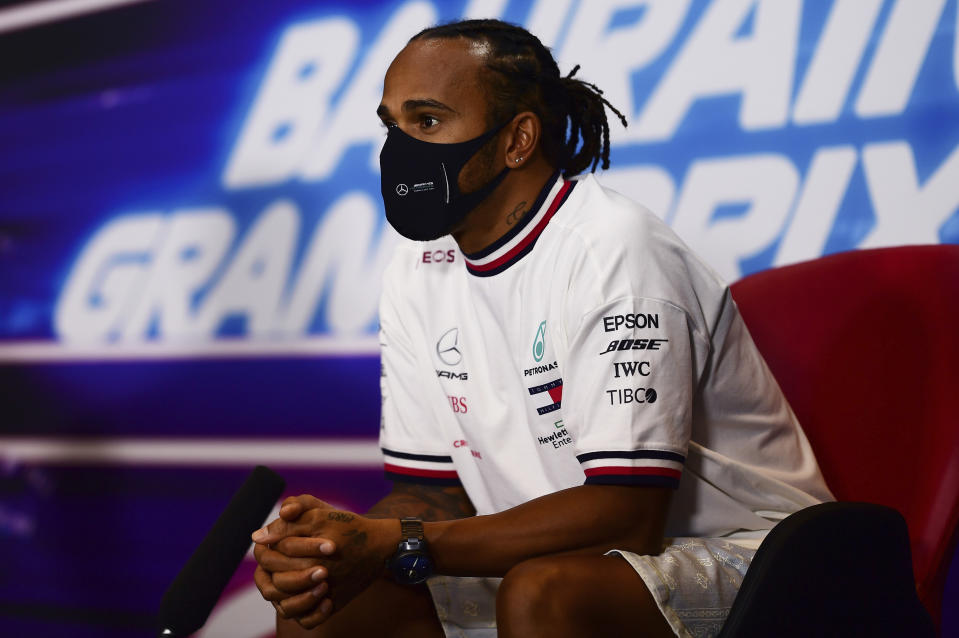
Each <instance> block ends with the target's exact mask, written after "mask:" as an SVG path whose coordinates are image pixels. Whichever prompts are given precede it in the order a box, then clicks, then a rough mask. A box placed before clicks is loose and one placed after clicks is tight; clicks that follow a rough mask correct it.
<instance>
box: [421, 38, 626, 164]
mask: <svg viewBox="0 0 959 638" xmlns="http://www.w3.org/2000/svg"><path fill="white" fill-rule="evenodd" d="M453 38H466V39H467V40H470V41H473V42H482V43H485V44H486V45H487V46H488V47H489V53H488V56H487V60H486V70H487V80H488V82H487V83H488V85H489V89H490V92H491V94H492V98H493V99H492V104H491V112H490V114H489V120H490V122H489V124H490V126H494V125H495V124H497V123H502V122H503V121H505V120H506V119H507V118H509V117H511V116H512V115H514V114H516V113H518V112H522V111H531V112H533V113H535V114H536V115H537V116H539V118H540V121H541V122H542V125H543V137H542V142H541V144H542V149H543V154H544V155H545V156H546V159H547V161H549V162H550V163H551V164H552V165H553V166H555V167H556V168H558V169H560V170H561V171H562V172H563V175H564V176H566V177H571V176H573V175H578V174H580V173H582V172H583V171H585V170H586V169H587V168H589V169H590V171H591V172H595V171H596V166H597V165H599V164H601V165H602V168H603V169H607V168H609V122H608V121H607V119H606V109H607V108H608V109H609V110H610V111H612V112H613V113H615V114H616V116H617V117H618V118H619V120H620V122H622V123H623V126H626V118H625V117H623V114H622V113H620V112H619V111H618V110H616V108H615V107H614V106H613V105H612V104H610V103H609V102H608V101H607V100H606V98H605V97H603V92H602V90H600V89H599V87H597V86H596V85H595V84H590V83H589V82H585V81H583V80H580V79H578V78H574V77H573V76H574V75H575V74H576V71H577V70H579V65H576V66H575V67H574V68H573V70H572V71H570V73H569V74H568V75H566V76H565V77H563V76H561V75H560V73H559V67H558V66H557V65H556V61H555V60H554V59H553V55H552V53H550V51H549V49H548V48H546V47H545V46H543V43H542V42H540V40H539V38H537V37H536V36H535V35H533V34H531V33H530V32H529V31H527V30H526V29H524V28H522V27H519V26H516V25H513V24H509V23H507V22H502V21H500V20H463V21H460V22H452V23H449V24H443V25H440V26H436V27H430V28H428V29H424V30H422V31H420V32H419V33H417V34H416V35H415V36H413V37H412V38H410V42H414V41H416V40H432V39H453Z"/></svg>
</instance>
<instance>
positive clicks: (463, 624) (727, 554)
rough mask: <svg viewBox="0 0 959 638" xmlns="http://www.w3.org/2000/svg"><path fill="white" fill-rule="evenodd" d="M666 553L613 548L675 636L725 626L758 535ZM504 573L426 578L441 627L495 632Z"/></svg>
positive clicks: (451, 631)
mask: <svg viewBox="0 0 959 638" xmlns="http://www.w3.org/2000/svg"><path fill="white" fill-rule="evenodd" d="M667 543H668V544H667V545H666V546H665V548H664V549H663V553H661V554H659V555H658V556H643V555H640V554H634V553H632V552H627V551H620V550H613V551H611V552H609V553H610V554H618V555H620V556H622V557H623V558H624V559H626V561H628V562H629V564H630V565H632V566H633V569H635V570H636V573H638V574H639V576H640V577H641V578H642V579H643V582H644V583H646V587H647V588H648V589H649V591H650V592H651V593H652V595H653V598H654V599H655V600H656V604H657V605H658V606H659V610H660V611H661V612H662V613H663V616H665V617H666V621H667V622H668V623H669V626H670V627H672V629H673V631H674V632H675V633H676V635H677V636H681V637H683V638H690V637H692V638H705V637H707V636H715V635H717V634H718V633H719V631H720V630H721V629H722V628H723V623H724V622H725V621H726V616H728V615H729V609H730V607H732V605H733V600H735V598H736V593H737V592H738V591H739V585H740V584H741V583H742V581H743V576H745V575H746V570H747V569H748V568H749V564H750V563H751V562H752V559H753V556H754V555H755V553H756V550H755V549H750V548H749V547H758V544H759V540H758V539H757V540H756V541H754V542H750V541H740V540H738V539H737V540H736V541H735V542H732V541H730V540H729V539H725V538H672V539H667ZM501 580H502V579H500V578H463V577H453V576H434V577H433V578H430V579H429V581H427V584H428V585H429V588H430V594H431V595H432V597H433V604H434V605H435V606H436V612H437V615H438V616H439V619H440V622H441V623H442V624H443V630H444V631H445V632H446V635H447V636H449V637H450V638H496V589H497V588H498V587H499V583H500V581H501Z"/></svg>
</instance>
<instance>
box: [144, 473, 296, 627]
mask: <svg viewBox="0 0 959 638" xmlns="http://www.w3.org/2000/svg"><path fill="white" fill-rule="evenodd" d="M285 487H286V481H284V480H283V477H281V476H280V475H279V474H277V473H276V472H274V471H273V470H271V469H270V468H268V467H266V466H263V465H257V466H256V467H255V468H254V469H253V471H252V472H250V475H249V476H248V477H247V479H246V482H245V483H243V485H242V486H241V487H240V489H239V490H237V492H236V494H234V495H233V498H232V499H231V500H230V503H229V504H228V505H227V506H226V509H225V510H223V513H222V514H220V518H218V519H217V520H216V523H214V524H213V528H212V529H211V530H210V531H209V533H207V535H206V538H204V539H203V542H201V543H200V545H199V547H197V548H196V550H195V551H194V552H193V555H192V556H190V559H189V560H188V561H187V562H186V565H184V566H183V569H181V570H180V573H179V574H177V576H176V578H174V579H173V582H172V583H171V584H170V587H169V588H168V589H167V590H166V593H165V594H164V595H163V601H162V602H161V603H160V614H159V617H158V618H159V624H160V631H159V635H160V636H164V637H166V636H188V635H190V634H192V633H193V632H195V631H196V630H198V629H199V628H200V627H202V626H203V623H205V622H206V619H207V618H208V617H209V616H210V612H211V611H212V610H213V606H214V605H216V601H217V600H218V599H219V598H220V594H221V593H222V592H223V589H224V588H225V587H226V584H227V583H228V582H229V580H230V578H231V577H232V576H233V572H235V571H236V568H237V567H239V565H240V561H242V560H243V557H244V556H245V555H246V552H247V551H248V550H249V549H250V545H251V544H252V542H253V541H252V540H251V539H250V535H251V534H252V533H253V532H255V531H256V530H258V529H259V528H260V527H262V525H263V522H264V521H265V520H266V517H267V515H268V514H269V513H270V510H272V509H273V506H274V505H275V504H276V502H277V500H278V499H279V498H280V494H282V493H283V489H284V488H285Z"/></svg>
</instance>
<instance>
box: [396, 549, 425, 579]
mask: <svg viewBox="0 0 959 638" xmlns="http://www.w3.org/2000/svg"><path fill="white" fill-rule="evenodd" d="M393 574H394V575H395V576H396V578H397V579H399V580H401V581H402V582H405V583H410V584H414V583H421V582H423V581H424V580H426V579H427V578H429V577H430V576H431V575H432V574H433V561H432V560H430V557H429V555H428V554H425V553H421V552H408V553H405V554H400V555H399V556H397V557H396V558H395V559H394V561H393Z"/></svg>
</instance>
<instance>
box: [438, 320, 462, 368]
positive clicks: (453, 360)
mask: <svg viewBox="0 0 959 638" xmlns="http://www.w3.org/2000/svg"><path fill="white" fill-rule="evenodd" d="M459 337H460V330H459V328H450V329H449V330H447V331H446V332H445V333H443V336H442V337H440V340H439V341H437V342H436V354H438V355H439V357H440V360H441V361H442V362H443V363H445V364H446V365H448V366H455V365H456V364H458V363H459V362H460V361H462V360H463V355H462V354H461V353H460V349H459V348H458V347H457V343H458V342H459Z"/></svg>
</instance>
